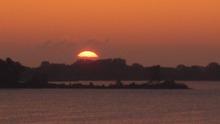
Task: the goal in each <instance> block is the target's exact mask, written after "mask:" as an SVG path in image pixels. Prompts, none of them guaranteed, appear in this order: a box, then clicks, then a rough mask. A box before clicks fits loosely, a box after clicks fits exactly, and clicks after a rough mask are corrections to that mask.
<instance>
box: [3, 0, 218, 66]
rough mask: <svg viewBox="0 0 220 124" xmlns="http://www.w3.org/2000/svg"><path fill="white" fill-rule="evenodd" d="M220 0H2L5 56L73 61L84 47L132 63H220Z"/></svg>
mask: <svg viewBox="0 0 220 124" xmlns="http://www.w3.org/2000/svg"><path fill="white" fill-rule="evenodd" d="M219 6H220V0H1V1H0V58H3V59H4V58H6V57H11V58H12V59H14V60H17V61H20V62H21V63H22V64H24V65H28V66H38V65H40V63H41V61H43V60H48V61H50V62H54V63H67V64H70V63H73V62H74V61H75V60H76V56H77V54H78V53H79V52H80V51H82V50H93V51H96V52H97V53H98V54H99V56H100V58H101V59H105V58H115V57H121V58H124V59H126V60H127V62H128V64H131V63H140V64H142V65H144V66H152V65H156V64H160V65H162V66H171V67H175V66H177V65H178V64H185V65H207V64H208V63H209V62H212V61H216V62H219V63H220V7H219Z"/></svg>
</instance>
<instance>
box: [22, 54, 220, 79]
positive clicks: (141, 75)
mask: <svg viewBox="0 0 220 124" xmlns="http://www.w3.org/2000/svg"><path fill="white" fill-rule="evenodd" d="M36 72H39V73H44V74H47V75H48V79H49V81H76V80H150V81H155V80H158V81H160V80H181V81H186V80H190V81H191V80H192V81H201V80H210V81H218V80H220V65H219V64H218V63H216V62H212V63H210V64H208V65H207V66H205V67H202V66H197V65H194V66H190V67H189V66H185V65H178V66H177V67H175V68H171V67H161V66H160V65H155V66H152V67H144V66H142V65H140V64H138V63H134V64H132V65H127V64H126V61H125V60H124V59H121V58H116V59H104V60H96V61H92V60H77V61H76V62H74V63H73V64H71V65H66V64H54V63H50V62H48V61H44V62H42V63H41V65H40V66H39V67H37V68H26V71H24V72H23V73H22V79H23V80H27V79H29V78H30V77H31V76H32V75H33V73H36Z"/></svg>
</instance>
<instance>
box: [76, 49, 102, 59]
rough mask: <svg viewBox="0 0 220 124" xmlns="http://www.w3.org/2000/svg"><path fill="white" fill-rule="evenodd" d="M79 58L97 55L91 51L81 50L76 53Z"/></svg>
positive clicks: (92, 57) (93, 57) (95, 56)
mask: <svg viewBox="0 0 220 124" xmlns="http://www.w3.org/2000/svg"><path fill="white" fill-rule="evenodd" d="M77 56H78V57H79V58H81V59H98V57H99V56H98V55H97V54H96V53H95V52H92V51H83V52H80V53H79V54H78V55H77Z"/></svg>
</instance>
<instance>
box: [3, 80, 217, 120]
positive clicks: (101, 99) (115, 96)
mask: <svg viewBox="0 0 220 124" xmlns="http://www.w3.org/2000/svg"><path fill="white" fill-rule="evenodd" d="M203 85H205V84H203ZM210 85H211V84H210ZM210 85H208V86H209V87H208V89H204V87H205V86H203V88H202V89H201V88H199V89H192V90H125V89H123V90H101V89H100V90H95V89H94V90H89V89H14V90H9V89H1V90H0V123H1V124H17V123H22V124H29V123H34V124H54V123H57V124H60V123H70V124H71V123H74V124H97V123H100V124H113V123H116V124H134V123H135V124H146V123H147V124H177V123H178V124H219V123H220V118H219V116H220V106H219V103H220V97H219V96H220V90H219V89H220V88H219V89H216V87H215V88H214V89H210ZM215 85H217V84H215ZM219 85H220V84H218V86H219ZM192 86H195V84H193V85H192ZM200 87H201V86H200Z"/></svg>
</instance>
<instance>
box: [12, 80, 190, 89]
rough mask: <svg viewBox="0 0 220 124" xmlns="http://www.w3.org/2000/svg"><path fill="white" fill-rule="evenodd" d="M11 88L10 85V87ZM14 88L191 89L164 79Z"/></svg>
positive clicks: (48, 84)
mask: <svg viewBox="0 0 220 124" xmlns="http://www.w3.org/2000/svg"><path fill="white" fill-rule="evenodd" d="M8 88H9V87H8ZM13 88H34V89H35V88H48V89H56V88H65V89H190V88H189V87H188V86H187V85H185V84H183V83H175V82H174V81H164V82H162V83H154V84H152V83H149V82H148V83H143V84H136V83H135V82H132V83H130V84H123V83H122V82H121V81H117V82H116V83H115V84H110V85H107V86H106V85H104V84H103V85H94V84H93V83H92V82H90V84H88V85H87V84H81V83H74V84H69V85H66V84H53V83H45V84H41V85H36V84H33V83H20V84H19V85H17V86H16V87H13Z"/></svg>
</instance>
